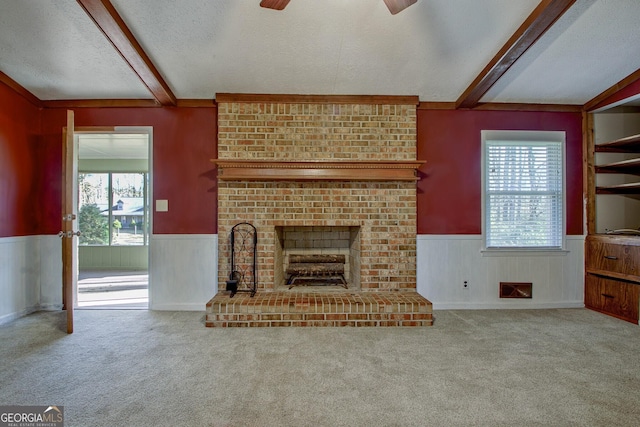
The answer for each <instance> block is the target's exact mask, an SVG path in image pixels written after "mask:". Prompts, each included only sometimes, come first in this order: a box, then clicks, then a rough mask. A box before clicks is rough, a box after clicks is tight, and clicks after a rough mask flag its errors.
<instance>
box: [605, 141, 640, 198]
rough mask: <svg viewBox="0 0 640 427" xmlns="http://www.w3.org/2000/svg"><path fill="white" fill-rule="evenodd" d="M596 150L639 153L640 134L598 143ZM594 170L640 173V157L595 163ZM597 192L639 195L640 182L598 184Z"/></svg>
mask: <svg viewBox="0 0 640 427" xmlns="http://www.w3.org/2000/svg"><path fill="white" fill-rule="evenodd" d="M594 151H595V152H598V153H630V154H635V155H638V153H640V134H638V135H632V136H627V137H625V138H620V139H616V140H615V141H609V142H605V143H604V144H597V145H596V146H595V147H594ZM594 172H595V173H596V174H598V173H617V174H627V175H640V157H636V158H632V159H627V160H622V161H619V162H615V163H607V164H604V165H595V166H594ZM596 194H622V195H637V194H640V182H629V183H625V184H618V185H609V186H597V187H596Z"/></svg>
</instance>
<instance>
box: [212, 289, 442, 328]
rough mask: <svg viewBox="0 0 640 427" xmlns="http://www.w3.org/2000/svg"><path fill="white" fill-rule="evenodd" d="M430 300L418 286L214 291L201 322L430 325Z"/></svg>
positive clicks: (235, 324)
mask: <svg viewBox="0 0 640 427" xmlns="http://www.w3.org/2000/svg"><path fill="white" fill-rule="evenodd" d="M432 323H433V317H432V309H431V303H430V302H429V301H428V300H426V299H425V298H423V297H422V296H421V295H420V294H418V293H417V292H359V293H355V292H349V291H325V292H322V291H319V292H311V291H281V292H263V293H258V294H256V295H255V296H254V297H253V298H251V297H250V296H249V294H245V293H239V294H236V295H235V296H234V297H233V298H229V294H228V293H227V292H219V293H218V294H217V295H216V296H215V297H214V298H212V299H211V300H210V301H209V302H208V303H207V316H206V326H208V327H248V326H262V327H274V326H430V325H431V324H432Z"/></svg>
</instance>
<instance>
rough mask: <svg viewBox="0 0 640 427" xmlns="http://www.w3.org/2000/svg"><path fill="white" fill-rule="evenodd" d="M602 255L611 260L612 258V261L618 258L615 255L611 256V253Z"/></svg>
mask: <svg viewBox="0 0 640 427" xmlns="http://www.w3.org/2000/svg"><path fill="white" fill-rule="evenodd" d="M604 257H605V258H606V259H612V260H614V261H615V260H617V259H618V257H617V256H613V255H604Z"/></svg>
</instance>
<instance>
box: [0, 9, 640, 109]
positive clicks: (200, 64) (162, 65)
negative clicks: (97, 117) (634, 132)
mask: <svg viewBox="0 0 640 427" xmlns="http://www.w3.org/2000/svg"><path fill="white" fill-rule="evenodd" d="M539 2H540V0H516V1H514V0H418V2H417V3H416V4H414V5H412V6H410V7H409V8H407V9H406V10H404V11H402V12H400V13H398V14H397V15H391V14H390V13H389V11H388V9H387V7H386V6H385V4H384V2H383V1H382V0H291V2H290V3H289V5H288V6H287V7H286V8H285V10H283V11H274V10H270V9H265V8H262V7H260V6H259V3H260V1H259V0H181V1H175V0H111V3H112V4H113V5H114V6H115V8H116V10H117V11H118V12H119V14H120V15H121V16H122V18H123V19H124V21H125V23H126V24H127V26H128V27H129V29H130V30H131V31H132V33H133V34H134V36H135V37H136V38H137V40H138V42H139V43H140V44H141V45H142V47H143V49H144V50H145V52H146V53H147V55H148V56H149V57H150V58H151V60H152V62H153V63H154V64H155V66H156V67H157V69H158V71H159V72H160V74H161V75H162V77H163V78H164V80H165V81H166V82H167V83H168V85H169V87H170V89H171V91H172V92H173V93H174V94H175V97H176V98H178V99H212V98H215V95H216V93H223V92H227V93H229V92H230V93H268V94H279V93H286V94H329V95H330V94H366V95H418V96H419V98H420V100H421V101H439V102H452V101H456V100H457V99H458V98H459V97H460V95H461V94H462V93H463V92H464V90H465V89H466V88H467V87H468V86H469V85H470V84H471V82H472V81H473V80H474V78H475V77H476V76H477V75H478V74H479V73H480V72H481V71H482V69H483V68H484V67H485V66H486V65H487V63H488V62H489V61H490V60H491V59H492V58H493V57H494V55H495V54H496V53H497V52H498V50H499V49H500V48H501V47H502V46H503V45H504V43H505V42H506V41H507V40H508V39H509V37H510V36H511V35H512V34H513V33H514V32H515V31H516V30H517V28H518V27H519V26H520V25H521V24H522V22H523V21H525V19H526V18H527V16H528V15H529V14H530V13H531V12H532V11H533V9H534V8H535V7H536V6H537V5H538V3H539ZM639 23H640V0H577V1H576V3H575V4H574V5H573V6H572V8H571V9H570V10H569V11H568V12H567V13H565V15H563V16H562V17H561V18H560V19H559V20H558V21H557V22H556V24H555V25H554V26H553V27H552V28H551V29H550V30H549V31H548V32H547V33H546V34H545V35H543V36H542V38H541V39H540V40H539V41H538V42H537V43H536V44H535V45H534V46H533V47H532V48H531V49H529V50H528V51H527V52H526V53H525V54H524V55H523V56H522V57H521V58H520V59H519V60H518V61H517V62H516V63H515V64H514V66H513V67H512V68H511V69H510V70H509V71H508V72H507V73H506V74H505V75H504V76H503V77H502V79H500V80H499V81H498V82H497V83H496V84H495V85H494V86H493V88H491V89H490V90H489V91H488V92H487V93H486V95H485V96H484V97H483V98H482V101H484V102H531V103H562V104H565V103H568V104H580V105H582V104H584V103H586V102H587V101H589V100H590V99H592V98H593V97H595V96H597V95H598V94H600V93H601V92H603V91H604V90H606V89H607V88H609V87H611V86H612V85H614V84H615V83H617V82H618V81H620V80H621V79H623V78H624V77H626V76H628V75H629V74H631V73H632V72H634V71H636V70H638V69H639V68H640V24H639ZM0 71H2V72H4V73H5V74H7V75H8V76H9V77H10V78H12V79H13V80H15V81H16V82H17V83H18V84H20V85H21V86H23V87H24V88H25V89H27V90H28V91H30V92H31V93H33V94H34V95H35V96H36V97H38V98H40V99H41V100H60V99H63V100H69V99H122V98H132V99H151V98H152V95H151V93H150V92H149V91H148V89H147V88H146V87H145V85H144V84H142V82H141V81H140V79H139V78H138V77H137V75H136V74H135V73H134V72H133V71H132V70H131V68H129V66H128V65H127V63H126V62H125V61H124V60H123V58H122V57H121V56H120V55H119V54H118V53H117V51H116V50H115V49H114V47H113V46H112V45H111V43H110V42H109V41H108V40H107V38H106V37H105V36H104V35H103V34H102V32H101V31H100V30H99V29H98V28H97V27H96V25H95V24H94V23H93V21H92V20H91V19H90V18H89V17H88V15H87V14H86V13H85V12H84V10H83V9H82V7H81V6H80V5H79V4H78V3H77V2H76V0H20V1H17V0H0Z"/></svg>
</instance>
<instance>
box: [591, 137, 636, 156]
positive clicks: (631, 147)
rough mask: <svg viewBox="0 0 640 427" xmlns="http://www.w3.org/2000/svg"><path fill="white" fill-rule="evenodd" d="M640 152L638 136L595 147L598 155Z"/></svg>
mask: <svg viewBox="0 0 640 427" xmlns="http://www.w3.org/2000/svg"><path fill="white" fill-rule="evenodd" d="M637 150H640V134H638V135H632V136H627V137H625V138H620V139H616V140H615V141H609V142H605V143H602V144H597V145H596V146H595V151H596V152H598V153H606V152H609V153H629V152H634V151H637Z"/></svg>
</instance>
